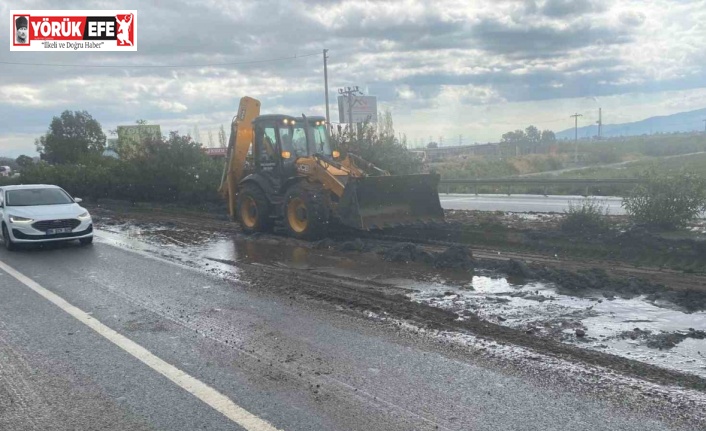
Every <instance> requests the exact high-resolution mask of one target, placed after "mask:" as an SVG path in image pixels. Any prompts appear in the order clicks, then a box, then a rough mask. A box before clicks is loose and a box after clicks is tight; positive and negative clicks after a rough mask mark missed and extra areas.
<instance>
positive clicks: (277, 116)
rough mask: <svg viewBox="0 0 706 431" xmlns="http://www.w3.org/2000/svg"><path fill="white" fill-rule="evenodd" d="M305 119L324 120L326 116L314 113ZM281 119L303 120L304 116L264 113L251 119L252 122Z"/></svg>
mask: <svg viewBox="0 0 706 431" xmlns="http://www.w3.org/2000/svg"><path fill="white" fill-rule="evenodd" d="M306 119H307V120H308V121H309V122H311V121H326V118H324V117H322V116H320V115H314V116H307V117H306ZM282 120H290V121H291V120H294V121H304V118H302V117H293V116H291V115H284V114H265V115H259V116H257V117H255V119H254V120H253V123H259V122H262V121H275V122H277V121H282Z"/></svg>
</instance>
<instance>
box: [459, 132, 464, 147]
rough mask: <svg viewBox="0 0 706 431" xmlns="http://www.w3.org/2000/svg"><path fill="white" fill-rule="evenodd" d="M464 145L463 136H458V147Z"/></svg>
mask: <svg viewBox="0 0 706 431" xmlns="http://www.w3.org/2000/svg"><path fill="white" fill-rule="evenodd" d="M461 145H463V135H458V146H459V147H460V146H461Z"/></svg>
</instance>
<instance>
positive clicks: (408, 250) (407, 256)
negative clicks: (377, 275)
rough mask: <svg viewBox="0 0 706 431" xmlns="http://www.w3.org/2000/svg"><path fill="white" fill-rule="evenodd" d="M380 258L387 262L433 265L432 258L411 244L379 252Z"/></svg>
mask: <svg viewBox="0 0 706 431" xmlns="http://www.w3.org/2000/svg"><path fill="white" fill-rule="evenodd" d="M381 254H382V258H383V259H384V260H386V261H388V262H404V263H410V262H423V263H427V264H430V265H433V264H434V256H433V255H432V254H431V253H429V252H428V251H426V250H424V249H423V248H421V247H419V246H418V245H416V244H412V243H411V242H404V243H401V244H397V245H394V246H392V247H391V248H388V249H387V250H384V251H382V252H381Z"/></svg>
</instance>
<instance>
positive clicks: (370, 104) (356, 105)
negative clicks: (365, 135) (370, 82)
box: [338, 96, 378, 123]
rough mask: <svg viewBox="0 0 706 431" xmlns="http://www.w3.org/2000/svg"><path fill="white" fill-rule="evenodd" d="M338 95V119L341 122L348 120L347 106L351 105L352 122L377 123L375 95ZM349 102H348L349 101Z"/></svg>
mask: <svg viewBox="0 0 706 431" xmlns="http://www.w3.org/2000/svg"><path fill="white" fill-rule="evenodd" d="M350 97H351V100H350V101H349V100H348V96H338V121H339V122H341V123H348V122H350V117H349V116H348V107H349V106H351V107H352V110H351V112H352V113H353V122H354V123H366V122H367V123H377V122H378V101H377V97H375V96H350ZM349 102H350V103H349Z"/></svg>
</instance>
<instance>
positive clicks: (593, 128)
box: [556, 109, 706, 139]
mask: <svg viewBox="0 0 706 431" xmlns="http://www.w3.org/2000/svg"><path fill="white" fill-rule="evenodd" d="M604 118H605V117H604ZM704 120H706V109H697V110H695V111H687V112H679V113H677V114H672V115H664V116H659V117H650V118H646V119H644V120H640V121H635V122H632V123H622V124H605V123H604V124H603V132H602V136H603V137H605V138H614V137H619V136H639V135H651V134H654V133H674V132H694V131H703V130H704ZM579 121H580V119H579ZM597 135H598V125H597V124H592V125H590V126H584V127H579V128H578V137H579V139H583V138H591V137H593V136H597ZM556 137H557V139H574V129H573V127H572V128H571V129H566V130H562V131H561V132H557V134H556Z"/></svg>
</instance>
